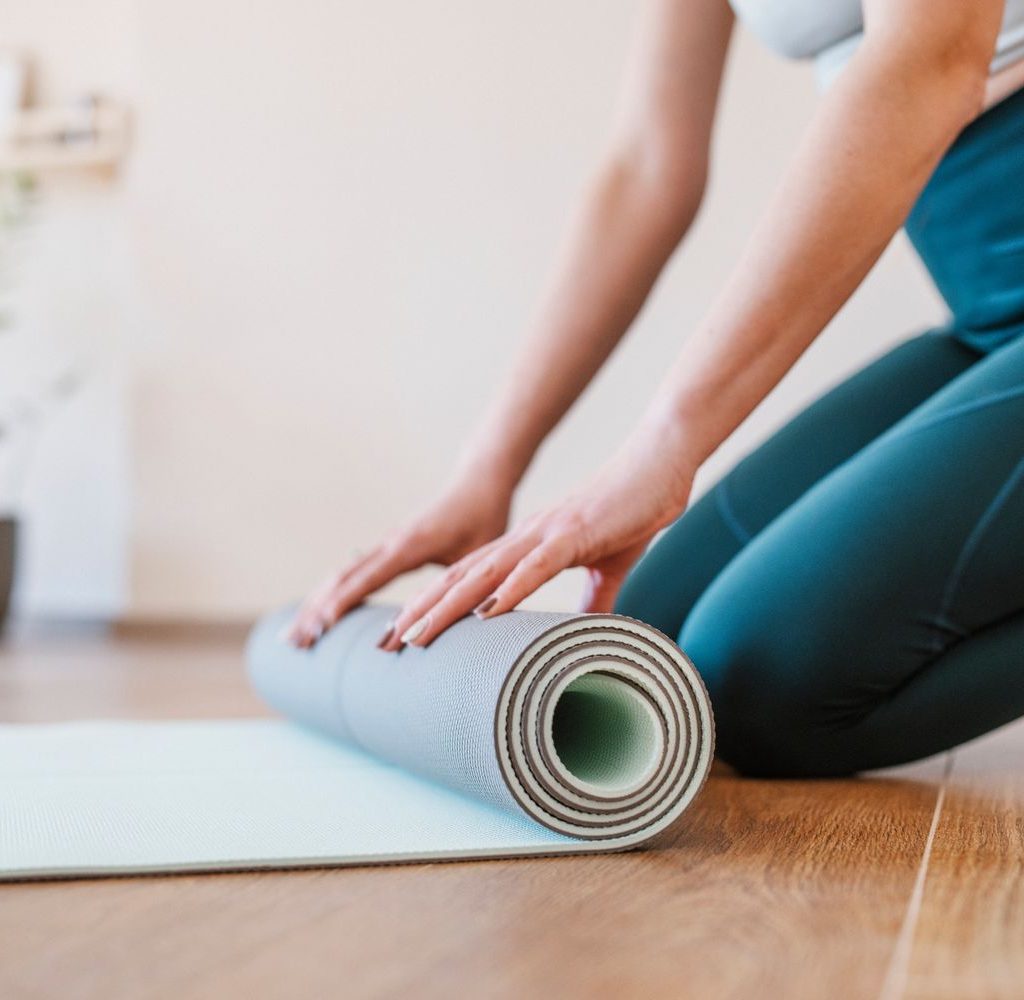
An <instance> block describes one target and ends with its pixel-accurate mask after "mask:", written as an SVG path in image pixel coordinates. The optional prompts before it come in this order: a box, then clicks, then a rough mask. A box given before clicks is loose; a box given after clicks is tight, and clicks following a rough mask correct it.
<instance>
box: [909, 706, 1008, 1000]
mask: <svg viewBox="0 0 1024 1000" xmlns="http://www.w3.org/2000/svg"><path fill="white" fill-rule="evenodd" d="M906 983H907V989H906V992H905V994H904V996H906V997H907V998H908V1000H909V998H914V1000H917V998H921V1000H941V998H949V1000H972V998H975V997H977V998H979V1000H981V998H984V1000H994V998H1001V997H1005V998H1007V1000H1020V998H1021V997H1024V726H1022V725H1020V724H1019V723H1018V724H1014V725H1013V726H1009V727H1007V728H1006V729H1004V730H1002V731H1000V732H998V733H994V734H992V735H990V736H987V737H985V738H983V739H981V740H978V741H976V742H974V743H971V744H968V745H967V746H965V747H962V748H961V749H960V750H958V751H957V752H956V754H955V755H954V758H953V765H952V769H951V773H950V777H949V780H948V783H947V787H946V795H945V801H944V803H943V808H942V814H941V816H940V817H939V823H938V827H937V829H936V833H935V842H934V845H933V848H932V853H931V860H930V862H929V865H928V871H927V875H926V878H925V883H924V892H923V895H922V900H921V912H920V916H919V918H918V921H917V928H916V932H915V935H914V942H913V948H912V950H911V953H910V959H909V963H908V969H907V975H906Z"/></svg>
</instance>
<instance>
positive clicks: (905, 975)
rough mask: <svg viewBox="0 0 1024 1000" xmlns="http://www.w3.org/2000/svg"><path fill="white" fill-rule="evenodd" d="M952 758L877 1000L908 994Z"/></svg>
mask: <svg viewBox="0 0 1024 1000" xmlns="http://www.w3.org/2000/svg"><path fill="white" fill-rule="evenodd" d="M953 759H954V757H953V751H949V752H948V753H947V754H946V760H945V763H944V765H943V768H942V780H941V782H940V783H939V791H938V794H937V795H936V796H935V808H934V809H933V810H932V821H931V825H930V826H929V827H928V836H927V837H926V838H925V842H924V850H923V851H922V852H921V862H920V864H919V865H918V867H917V876H916V878H915V879H914V887H913V889H912V890H911V893H910V899H909V900H908V901H907V909H906V912H905V913H904V914H903V923H902V924H901V926H900V932H899V935H898V936H897V938H896V944H895V945H894V946H893V950H892V956H891V957H890V959H889V967H888V968H887V969H886V973H885V979H884V980H883V981H882V988H881V990H880V991H879V994H878V1000H900V998H901V997H902V996H903V994H904V993H905V992H906V988H907V981H908V979H909V974H910V956H911V953H912V951H913V947H914V934H915V932H916V930H917V921H918V918H919V917H920V915H921V904H922V902H923V901H924V886H925V881H926V880H927V878H928V865H929V863H930V861H931V857H932V845H933V844H934V843H935V834H936V831H937V830H938V828H939V819H940V817H941V816H942V806H943V804H944V803H945V801H946V786H947V785H948V784H949V778H950V775H951V774H952V773H953Z"/></svg>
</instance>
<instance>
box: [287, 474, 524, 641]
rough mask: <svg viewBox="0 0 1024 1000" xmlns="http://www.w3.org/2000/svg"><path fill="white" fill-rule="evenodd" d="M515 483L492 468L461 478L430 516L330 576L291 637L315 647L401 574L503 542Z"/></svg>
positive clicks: (294, 625)
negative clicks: (344, 617) (500, 536)
mask: <svg viewBox="0 0 1024 1000" xmlns="http://www.w3.org/2000/svg"><path fill="white" fill-rule="evenodd" d="M514 486H515V484H514V482H511V481H510V480H509V478H508V477H505V476H503V475H502V474H500V473H497V472H495V471H493V470H490V469H487V470H485V469H482V468H477V467H475V468H471V469H468V470H467V471H466V472H464V473H463V474H461V475H459V476H458V477H457V479H456V481H455V483H454V484H453V485H452V486H451V487H449V488H448V489H447V490H446V491H445V492H444V493H443V494H442V495H441V496H440V498H438V500H436V501H435V502H434V503H433V504H432V505H431V506H430V507H429V508H428V509H427V510H426V511H425V512H424V513H422V514H420V516H419V517H417V518H415V519H414V520H413V521H411V522H410V523H409V524H408V525H406V527H405V528H403V529H401V530H399V531H398V532H396V533H395V534H394V536H393V537H391V538H390V539H388V540H387V541H386V542H384V543H383V544H382V545H379V546H378V547H377V548H375V549H373V550H372V551H370V552H369V553H367V554H366V555H364V556H360V557H358V558H356V559H354V560H353V561H352V562H351V563H349V565H347V566H345V567H344V568H343V569H342V570H341V571H340V572H338V573H336V574H334V575H332V576H331V577H329V578H328V579H327V580H326V581H325V582H324V583H323V584H322V585H321V586H320V588H319V589H318V590H316V591H315V592H314V593H313V594H312V595H311V596H310V597H309V598H308V599H307V600H306V602H305V604H303V606H302V608H301V609H300V611H299V612H298V614H297V615H296V617H295V620H294V621H293V622H292V624H291V626H290V628H289V630H288V632H287V638H288V640H289V641H290V642H292V643H293V644H295V645H296V646H299V647H301V648H308V647H309V646H312V645H313V644H314V643H315V642H316V641H317V640H318V639H319V638H320V636H321V635H323V633H324V632H325V631H327V629H329V628H330V627H331V626H332V625H333V624H334V623H335V622H337V621H338V619H340V618H341V617H342V615H344V614H346V613H347V612H348V611H350V610H351V609H352V608H354V607H355V606H356V605H357V604H360V603H361V602H362V601H363V600H364V599H365V598H367V597H368V596H369V595H370V594H372V593H373V592H374V591H375V590H379V589H380V588H381V587H383V586H384V585H385V584H387V583H390V582H391V581H392V580H393V579H394V578H395V577H396V576H399V575H401V574H402V573H407V572H409V571H410V570H414V569H418V568H419V567H420V566H424V565H426V564H427V563H439V564H441V565H442V566H448V565H451V564H452V563H454V562H456V560H458V559H460V558H462V557H463V556H465V555H466V554H467V553H470V552H473V551H475V550H477V549H479V547H480V546H481V545H484V544H486V543H487V542H490V541H491V540H492V539H494V538H497V537H498V536H499V535H500V534H501V533H502V532H503V531H504V530H505V528H506V526H507V525H508V517H509V509H510V507H511V503H512V493H513V490H514Z"/></svg>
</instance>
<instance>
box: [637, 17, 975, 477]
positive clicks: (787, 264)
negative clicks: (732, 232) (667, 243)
mask: <svg viewBox="0 0 1024 1000" xmlns="http://www.w3.org/2000/svg"><path fill="white" fill-rule="evenodd" d="M993 37H994V35H993ZM940 55H942V53H940ZM986 67H987V59H986V58H985V57H984V54H982V55H981V56H979V55H978V53H977V52H971V51H970V50H969V49H968V50H966V51H953V52H951V53H949V55H948V58H938V59H936V58H933V54H930V53H923V54H921V57H920V59H917V58H914V57H913V53H910V54H908V51H907V49H906V46H905V45H903V44H902V43H896V42H893V41H891V40H890V39H889V38H888V37H886V38H884V39H883V40H881V41H879V42H877V43H875V44H871V43H870V42H865V43H864V46H863V48H862V50H861V51H860V52H859V53H858V55H857V56H856V57H855V59H854V60H853V62H852V63H851V65H850V66H849V67H848V68H847V70H846V71H845V74H844V77H843V78H841V79H840V81H839V82H838V83H837V84H836V85H835V87H834V89H833V90H832V91H831V92H830V94H828V95H827V96H826V98H825V99H824V100H823V102H822V104H821V106H820V108H819V110H818V113H817V114H816V116H815V118H814V120H813V122H812V125H811V127H810V129H809V131H808V134H807V135H806V137H805V139H804V141H803V143H802V144H801V147H800V149H799V150H798V152H797V155H796V157H795V158H794V161H793V162H792V164H791V166H790V169H789V170H788V172H787V173H786V175H785V177H784V179H783V181H782V184H781V186H780V189H779V190H778V192H777V193H776V195H775V197H774V199H773V201H772V203H771V205H770V207H769V209H768V211H767V213H766V214H765V216H764V218H763V220H762V221H761V223H760V225H759V226H758V227H757V229H756V231H755V233H754V235H753V236H752V238H751V241H750V243H749V245H748V247H747V249H746V251H745V252H744V254H743V255H742V257H741V259H740V261H739V262H738V264H737V266H736V268H735V270H734V272H733V274H732V276H731V278H730V280H729V281H728V282H727V283H726V285H725V288H724V289H723V291H722V293H721V295H720V296H719V298H718V299H717V300H716V302H715V304H714V305H713V306H712V308H711V310H710V312H709V314H708V315H707V317H706V319H705V321H704V322H703V323H702V324H701V326H700V327H699V328H698V330H697V331H696V332H695V333H694V335H693V336H692V337H691V338H690V339H689V341H688V342H687V344H686V346H685V348H684V350H683V352H682V354H681V356H680V357H679V359H678V361H677V363H676V364H675V365H674V367H673V369H672V370H671V371H670V373H669V375H668V377H667V378H666V380H665V382H664V383H663V384H662V386H661V387H660V389H659V391H658V393H657V395H656V397H655V399H654V401H653V403H652V406H651V408H650V410H649V412H648V420H649V421H650V422H653V423H654V424H655V425H658V426H662V427H664V426H666V425H667V424H672V425H675V426H681V427H684V428H685V432H684V436H685V439H686V447H687V449H688V450H689V451H690V458H691V460H692V461H693V462H695V463H697V464H699V463H701V462H703V461H704V460H705V459H706V458H707V457H708V456H709V455H710V454H711V453H712V452H713V451H714V450H715V449H716V448H717V447H718V445H719V444H721V443H722V441H724V440H725V438H726V437H727V436H728V435H729V434H730V433H731V432H732V431H733V430H734V429H735V428H736V427H737V426H738V425H739V423H740V422H741V421H742V420H743V419H744V418H745V417H746V416H747V415H748V414H749V413H750V412H751V411H752V410H753V409H754V407H755V406H756V405H757V404H758V403H759V402H760V401H761V400H762V399H763V398H764V397H765V396H766V395H767V394H768V392H770V391H771V389H772V388H773V387H774V386H775V385H776V383H777V382H778V381H779V380H780V379H781V378H782V376H783V375H784V374H785V373H786V372H787V371H788V369H789V368H790V367H791V366H792V365H793V364H794V363H795V361H796V360H797V359H798V358H799V356H800V355H801V354H802V353H803V351H804V350H805V349H806V348H807V347H808V346H809V344H810V343H811V342H812V341H813V340H814V338H815V337H816V336H817V335H818V334H819V333H820V332H821V330H822V329H823V328H824V327H825V326H826V324H827V323H828V322H829V321H830V320H831V319H832V317H833V316H834V315H835V314H836V312H837V311H838V310H839V308H840V307H841V306H842V305H843V303H844V302H845V301H846V300H847V299H848V298H849V296H850V295H851V294H852V293H853V291H854V290H855V289H856V287H857V286H858V285H859V284H860V282H861V281H862V280H863V279H864V277H865V276H866V274H867V273H868V271H869V270H870V268H871V267H872V265H873V264H874V263H875V261H876V260H877V259H878V257H879V256H880V254H881V253H882V251H883V250H884V248H885V247H886V245H887V244H888V243H889V241H890V239H891V238H892V236H893V235H894V234H895V233H896V231H897V230H898V228H899V227H900V226H901V225H902V223H903V220H904V219H905V217H906V215H907V213H908V212H909V210H910V208H911V206H912V204H913V202H914V200H915V199H916V197H917V196H918V194H919V193H920V191H921V190H922V188H923V187H924V185H925V183H926V182H927V180H928V178H929V176H930V175H931V173H932V171H933V170H934V168H935V166H936V164H937V163H938V161H939V159H940V158H941V156H942V154H943V152H944V151H945V150H946V149H947V147H948V146H949V145H950V143H951V142H952V140H953V139H954V138H955V136H956V135H957V133H958V132H959V131H960V129H962V128H963V127H964V125H965V124H966V123H967V122H968V121H969V120H970V119H971V118H972V117H973V116H974V115H975V114H976V113H977V111H978V110H979V109H980V105H981V100H982V96H983V91H984V82H985V70H986Z"/></svg>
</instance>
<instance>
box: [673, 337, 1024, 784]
mask: <svg viewBox="0 0 1024 1000" xmlns="http://www.w3.org/2000/svg"><path fill="white" fill-rule="evenodd" d="M680 644H681V645H682V646H683V648H684V649H685V650H686V651H687V653H689V654H690V656H692V657H693V660H694V662H695V663H696V665H697V667H698V669H699V670H700V672H701V674H702V675H703V677H704V679H705V681H706V682H707V684H708V688H709V691H710V693H711V699H712V704H713V705H714V708H715V715H716V721H717V731H718V746H719V751H720V754H721V756H722V757H723V758H724V759H725V760H727V761H728V762H730V763H732V764H734V765H736V766H737V767H739V768H740V769H741V770H743V771H745V772H747V773H751V774H762V775H768V774H771V775H835V774H849V773H853V772H856V771H859V770H864V769H869V768H875V767H883V766H889V765H893V764H898V763H902V762H904V761H908V760H913V759H916V758H918V757H923V756H927V755H929V754H932V753H935V752H937V751H940V750H943V749H946V748H948V747H950V746H952V745H955V744H957V743H959V742H962V741H963V740H966V739H970V738H972V737H974V736H978V735H980V734H981V733H984V732H986V731H988V730H990V729H993V728H995V727H997V726H999V725H1002V724H1003V723H1005V722H1007V721H1009V720H1011V719H1013V718H1016V717H1018V716H1020V715H1022V714H1024V338H1021V339H1018V340H1016V341H1014V342H1012V343H1010V344H1007V345H1006V346H1004V347H1001V348H999V349H998V350H996V351H994V352H993V353H992V354H990V355H988V356H987V357H985V358H984V359H983V360H980V361H978V362H977V363H975V364H974V365H972V366H971V367H970V368H969V369H968V370H967V371H966V372H964V373H963V374H962V375H960V376H958V377H957V378H956V379H954V380H953V381H952V382H951V383H950V384H949V385H948V386H946V387H945V388H944V389H941V390H940V391H939V392H937V393H936V394H935V396H933V397H932V398H931V399H929V400H928V401H927V402H925V403H923V404H922V405H921V406H919V407H917V408H916V409H915V410H914V411H913V412H912V413H911V414H909V415H908V416H907V417H906V418H905V419H903V420H901V421H900V422H899V423H897V424H896V425H895V426H894V427H893V428H891V429H890V430H889V431H887V432H886V433H884V434H883V435H882V436H881V437H879V438H878V439H877V440H875V441H874V442H872V443H871V444H869V445H868V446H867V447H865V448H863V449H861V450H860V451H859V452H858V453H857V454H856V455H855V456H854V457H853V458H852V459H850V460H849V461H847V462H845V463H843V464H842V465H840V466H838V467H837V468H835V469H834V470H833V471H832V472H831V473H829V474H828V475H826V476H825V477H824V478H823V479H822V480H821V481H820V482H818V483H817V484H815V485H814V486H813V487H811V488H810V489H809V490H808V491H807V492H806V493H805V494H804V495H803V496H801V497H800V498H799V499H797V500H796V501H795V502H794V503H793V504H792V505H791V506H790V507H789V508H787V509H786V510H785V511H783V512H782V513H781V514H779V516H777V517H776V518H775V519H774V520H773V521H772V522H771V523H770V524H769V525H768V526H767V527H766V528H764V529H763V530H762V531H761V532H760V533H759V534H757V535H756V536H755V537H754V538H753V539H752V540H751V541H750V542H749V543H748V544H747V545H746V546H745V547H744V548H743V550H742V551H741V552H740V553H739V554H738V555H737V556H735V558H733V559H732V560H731V561H730V562H729V564H728V565H727V566H726V567H725V568H724V569H723V570H722V572H721V573H719V574H718V576H717V577H716V578H715V580H714V582H713V583H712V584H711V585H710V586H709V587H708V589H707V590H706V591H705V592H704V594H703V595H702V596H701V597H700V599H699V600H698V601H697V603H696V605H695V606H694V608H693V610H692V612H691V613H690V615H689V616H688V618H687V620H686V622H685V624H684V626H683V628H682V632H681V635H680Z"/></svg>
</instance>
